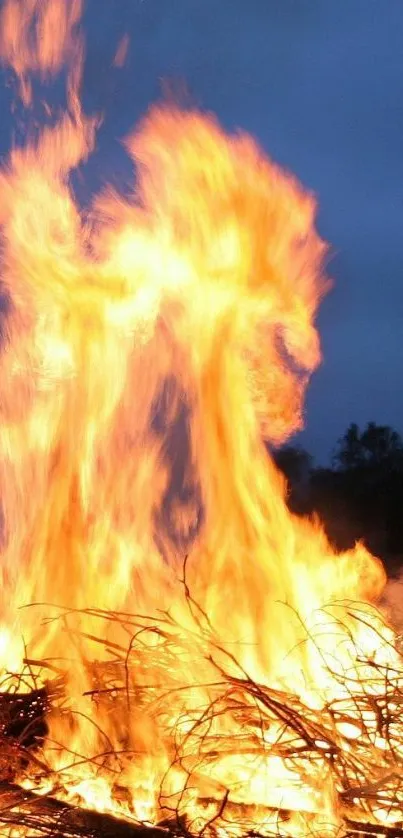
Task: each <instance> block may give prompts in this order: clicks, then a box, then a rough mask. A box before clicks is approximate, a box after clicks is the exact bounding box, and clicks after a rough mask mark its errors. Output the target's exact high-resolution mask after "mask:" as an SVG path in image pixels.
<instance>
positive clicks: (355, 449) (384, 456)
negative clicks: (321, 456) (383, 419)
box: [333, 422, 403, 470]
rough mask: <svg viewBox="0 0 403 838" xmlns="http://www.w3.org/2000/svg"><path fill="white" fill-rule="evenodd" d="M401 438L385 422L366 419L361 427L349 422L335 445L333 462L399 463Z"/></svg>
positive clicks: (342, 464)
mask: <svg viewBox="0 0 403 838" xmlns="http://www.w3.org/2000/svg"><path fill="white" fill-rule="evenodd" d="M402 461H403V440H402V438H401V437H400V434H398V433H397V431H394V430H393V428H390V427H389V426H388V425H377V424H376V423H375V422H368V424H367V426H366V428H365V429H364V431H362V432H361V431H360V429H359V427H358V425H357V424H355V423H352V424H351V425H350V426H349V427H348V428H347V430H346V432H345V434H344V436H342V437H341V438H340V439H339V441H338V443H337V446H336V450H335V453H334V456H333V465H334V467H335V468H336V469H342V470H347V469H354V468H362V467H365V466H368V467H372V468H374V467H381V466H388V467H393V468H396V467H401V465H402Z"/></svg>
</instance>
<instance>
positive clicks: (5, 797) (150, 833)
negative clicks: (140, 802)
mask: <svg viewBox="0 0 403 838" xmlns="http://www.w3.org/2000/svg"><path fill="white" fill-rule="evenodd" d="M0 823H1V824H3V825H4V826H7V827H9V828H12V827H18V828H23V829H26V830H27V831H29V832H31V831H32V832H34V833H35V834H42V835H47V836H49V838H164V836H166V835H167V833H168V830H167V829H162V828H160V827H151V826H146V825H144V824H140V823H137V822H136V821H128V820H127V821H124V820H120V819H118V818H115V817H113V816H112V815H107V814H101V813H98V812H92V811H88V810H87V809H81V808H79V807H77V806H73V805H71V804H69V803H64V802H60V801H59V800H56V799H55V798H54V797H50V796H48V795H38V794H35V793H34V792H32V791H26V790H24V789H21V788H20V787H19V786H18V785H14V784H12V783H0ZM169 832H170V834H171V835H172V834H174V833H175V827H174V824H172V828H170V830H169Z"/></svg>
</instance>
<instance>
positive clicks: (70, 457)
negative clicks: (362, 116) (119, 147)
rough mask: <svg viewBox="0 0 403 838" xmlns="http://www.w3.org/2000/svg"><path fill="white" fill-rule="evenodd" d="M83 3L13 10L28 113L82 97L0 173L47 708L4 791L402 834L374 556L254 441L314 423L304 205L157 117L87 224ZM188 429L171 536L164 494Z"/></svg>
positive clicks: (12, 585)
mask: <svg viewBox="0 0 403 838" xmlns="http://www.w3.org/2000/svg"><path fill="white" fill-rule="evenodd" d="M22 10H23V11H22ZM80 11H81V8H80V3H79V2H78V0H75V2H71V3H65V2H64V0H59V1H58V2H56V0H46V2H45V1H44V0H30V2H26V3H25V4H24V5H23V6H22V4H20V3H17V2H15V0H8V2H6V3H5V4H4V9H3V20H2V33H3V36H2V54H3V57H4V60H5V61H6V62H8V63H9V64H10V65H11V66H12V67H13V70H14V72H15V73H16V74H17V76H18V78H19V80H20V82H21V88H20V90H21V93H22V95H23V96H24V101H25V102H26V103H27V104H29V102H30V101H31V99H32V97H31V96H30V92H31V86H30V79H31V75H32V73H34V72H37V73H38V72H39V73H40V74H41V76H42V77H43V76H49V75H51V74H53V73H55V72H58V71H59V70H60V68H61V66H62V64H63V62H66V63H67V67H68V74H67V92H68V110H67V112H66V113H65V114H64V115H63V117H62V119H61V120H60V121H59V122H58V123H57V124H56V125H55V126H54V127H47V128H44V129H43V131H42V132H41V133H40V135H39V138H38V139H37V140H36V141H35V143H34V142H30V143H28V144H27V145H26V146H25V147H24V148H18V149H15V150H13V152H12V153H11V154H10V157H9V160H8V165H7V167H5V168H4V169H3V172H2V174H1V196H2V206H1V216H0V217H1V223H2V230H3V257H2V258H3V262H2V277H3V282H4V285H5V288H6V289H7V292H8V294H9V297H10V303H11V311H10V314H9V316H8V319H7V323H6V329H7V336H6V337H7V340H6V343H5V346H4V348H3V351H2V355H1V369H0V388H1V394H0V397H1V400H0V404H1V424H0V444H1V468H2V480H1V485H2V492H3V502H4V520H5V547H4V555H3V558H2V564H1V568H0V573H1V582H2V589H3V592H4V593H3V599H2V604H1V610H0V620H1V624H0V654H1V661H0V663H1V665H2V670H3V674H2V689H3V696H4V697H5V696H9V695H10V693H12V692H13V691H14V692H17V693H18V694H19V698H18V701H19V704H18V708H19V710H18V713H19V715H18V718H21V717H22V715H23V712H25V710H26V706H25V704H24V701H25V699H24V696H25V697H26V700H28V696H29V695H31V704H30V706H29V712H30V714H31V716H32V717H35V713H36V712H37V710H38V706H39V705H40V707H41V708H42V709H43V704H42V703H43V702H44V701H45V698H44V696H47V698H46V701H47V702H48V703H49V706H50V707H51V709H48V710H47V715H46V720H47V725H48V729H47V730H46V731H42V733H41V735H40V736H39V734H38V735H36V736H35V737H34V744H35V743H36V746H37V747H36V749H35V748H32V743H31V744H30V745H29V747H28V746H26V748H25V751H24V759H23V760H22V759H19V760H18V759H17V757H15V758H14V761H15V768H13V772H14V773H13V780H14V781H15V782H17V783H18V784H19V786H20V787H21V788H23V789H29V790H34V791H37V792H39V793H41V794H42V795H43V794H46V793H51V794H52V796H53V797H55V798H57V799H58V800H65V801H71V802H72V803H75V804H78V805H79V806H80V807H83V808H85V807H87V808H90V809H92V810H96V811H97V812H109V813H115V814H118V815H119V816H120V817H121V818H126V819H129V818H133V817H135V818H137V819H139V820H142V821H146V822H147V823H159V822H162V821H164V820H166V819H167V818H170V817H172V814H173V813H176V814H179V815H180V816H184V817H185V820H186V828H187V829H188V831H190V832H196V831H197V832H199V831H200V830H201V829H207V830H208V831H213V832H214V831H216V832H218V834H219V835H223V834H226V833H230V832H231V833H235V834H239V833H243V832H247V831H248V830H251V829H252V828H253V829H254V830H255V831H259V832H261V833H264V832H266V833H268V832H271V831H273V829H277V828H278V827H279V824H281V831H282V832H284V833H285V834H291V835H299V834H301V833H302V832H304V831H306V829H307V828H308V827H309V828H310V829H311V828H312V829H313V828H315V829H316V830H319V831H320V832H324V831H329V830H330V831H331V830H332V829H334V830H337V829H338V827H339V824H340V821H341V820H342V819H343V817H346V811H347V810H349V811H351V810H354V811H355V809H356V810H357V811H358V809H359V808H360V807H361V814H362V816H363V812H365V813H366V815H367V816H370V817H371V819H372V820H373V821H374V820H378V821H379V822H385V821H387V822H389V821H390V822H393V821H395V820H396V819H399V818H400V814H399V813H400V811H401V805H402V800H403V789H401V788H400V786H399V789H397V786H396V783H395V780H394V779H393V778H394V777H396V776H397V773H398V770H397V768H396V765H397V764H398V763H399V760H401V757H402V750H403V735H402V734H403V732H402V729H401V727H399V707H400V702H401V695H403V693H402V685H403V679H402V676H401V674H400V657H399V655H398V653H397V651H396V650H395V645H394V636H393V632H392V630H391V629H390V628H389V627H388V626H387V624H386V621H385V619H384V618H383V617H382V615H381V614H380V613H378V612H377V611H376V609H375V606H373V605H371V603H374V602H375V601H376V600H377V598H378V597H379V595H380V594H381V592H382V589H383V586H384V572H383V569H382V567H381V566H380V564H379V563H378V562H377V561H376V560H375V559H373V558H372V557H371V556H370V555H369V554H368V553H367V552H366V551H365V549H364V548H363V547H362V546H357V548H356V549H355V550H353V551H350V552H349V553H346V554H344V555H341V556H336V555H334V552H333V551H332V549H331V547H330V545H329V544H328V543H327V541H326V538H325V535H324V533H323V531H322V530H321V528H320V526H319V525H318V524H316V523H312V522H310V521H301V520H299V519H297V518H294V517H293V516H292V515H291V514H290V513H289V512H288V510H287V507H286V503H285V486H284V481H283V479H282V477H281V476H280V475H279V474H278V473H277V471H276V469H275V467H274V465H273V463H272V462H271V461H270V459H269V458H268V456H267V453H266V449H265V446H264V444H263V442H262V439H263V437H265V438H266V439H269V440H271V441H272V442H280V441H282V440H284V439H285V438H286V437H287V436H288V435H289V434H290V433H292V432H293V431H294V430H295V429H297V428H298V427H300V425H301V405H302V399H303V395H304V389H305V386H306V383H307V381H308V378H309V375H310V373H311V372H312V371H313V370H314V368H315V367H316V365H317V364H318V362H319V360H320V353H319V346H318V338H317V333H316V331H315V328H314V325H313V320H314V316H315V313H316V308H317V305H318V302H319V301H320V297H321V295H322V294H323V293H324V291H325V290H326V283H325V282H324V280H323V278H322V269H321V263H322V259H323V254H324V246H323V244H322V242H321V241H320V239H319V238H318V236H317V234H316V233H315V230H314V215H315V206H314V202H313V200H312V198H311V197H310V196H308V195H307V194H306V193H305V192H304V191H303V190H302V189H301V187H300V186H299V185H298V184H297V183H296V182H295V181H294V180H293V179H292V178H291V177H289V176H287V175H285V174H284V173H282V172H281V171H280V170H279V169H278V168H277V167H276V166H274V165H273V164H272V163H271V162H270V161H269V160H267V159H266V158H265V156H264V155H263V153H262V152H261V150H260V149H259V148H258V147H257V145H256V144H255V143H254V142H253V140H251V139H250V138H249V137H247V136H244V135H237V136H235V137H229V136H227V135H225V134H224V133H223V132H222V130H221V129H220V127H219V126H218V125H217V123H216V122H215V121H214V120H213V119H212V118H210V117H205V116H203V115H201V114H199V113H195V112H187V113H184V112H181V111H179V110H176V109H173V108H167V107H157V108H154V109H152V111H151V112H150V114H149V116H148V117H147V119H146V120H145V121H144V122H143V123H142V124H141V125H140V126H139V127H138V129H137V130H136V131H135V132H134V133H133V134H132V136H131V137H130V138H129V139H128V140H127V149H128V151H129V153H130V155H132V157H133V159H134V161H135V164H136V169H137V181H136V188H134V185H133V197H132V200H124V199H123V198H121V197H119V196H118V195H115V194H113V193H112V192H111V191H106V192H105V193H104V194H103V195H101V196H100V197H99V198H98V199H97V201H96V202H95V205H94V207H93V212H92V213H91V214H90V215H89V216H88V217H86V218H82V216H81V215H80V213H79V211H78V209H77V207H76V205H75V203H74V197H73V194H72V192H71V189H70V186H69V176H70V174H71V172H72V170H73V169H74V168H76V167H77V166H78V165H79V164H80V163H81V162H82V161H83V160H84V159H85V158H86V157H87V156H88V155H89V154H90V153H91V151H92V149H93V146H94V140H95V129H96V122H95V121H94V120H89V119H87V118H86V117H85V116H84V115H83V113H82V111H81V106H80V97H79V83H80V73H81V66H82V65H81V57H82V54H83V52H82V43H83V41H82V36H81V35H80V33H79V32H78V31H77V26H78V23H79V17H80ZM34 26H35V27H36V29H35V32H34V34H35V37H33V34H32V33H33V27H34ZM124 50H125V51H126V50H127V44H126V45H125V47H124ZM122 60H124V56H123V58H122ZM181 428H182V429H186V439H182V441H181V444H182V445H183V447H187V449H188V451H187V465H186V469H185V473H184V475H183V481H182V482H183V484H184V486H185V487H186V488H187V493H186V495H185V500H184V501H183V502H182V501H180V500H178V501H177V503H176V507H175V506H174V505H172V508H171V512H172V515H171V521H170V524H171V530H172V528H176V533H177V538H176V540H175V539H174V538H173V537H172V531H171V533H170V534H169V533H168V529H169V528H168V527H167V526H166V525H165V526H164V516H163V515H162V514H161V510H165V511H166V509H167V508H168V499H169V497H170V492H171V494H172V487H171V486H170V480H171V471H172V468H173V467H172V463H170V461H169V451H170V446H169V445H168V443H167V437H169V435H170V434H171V435H172V434H173V433H174V432H176V434H177V435H178V429H181ZM184 433H185V432H184ZM199 498H200V499H201V501H200V503H199V501H198V499H199ZM166 517H167V516H166V515H165V518H166ZM165 524H166V521H165ZM189 532H191V533H193V538H192V539H190V538H188V539H187V541H188V542H189V544H190V545H191V546H190V547H189V545H188V547H187V553H188V555H187V558H186V560H185V555H184V552H185V551H183V550H182V549H180V548H179V546H178V544H179V542H180V538H179V536H178V533H180V534H181V538H182V540H186V536H187V534H188V533H189ZM357 602H360V603H361V604H360V605H357ZM32 603H36V605H31V607H30V608H25V609H22V610H21V609H20V606H23V605H28V604H32ZM354 603H356V604H354ZM44 685H45V686H46V689H45V691H43V690H42V687H43V686H44ZM35 690H37V691H39V692H38V696H39V695H40V696H41V698H40V700H39V698H36V699H35V700H34V698H32V695H34V692H33V691H35ZM41 690H42V692H41ZM35 695H36V693H35ZM390 696H392V699H390ZM7 700H8V699H7ZM38 702H39V705H38ZM41 702H42V703H41ZM387 702H389V703H387ZM10 707H11V704H10V702H9V703H8V704H7V708H8V709H7V713H8V715H7V720H6V721H7V724H6V722H3V733H4V731H5V732H6V733H7V736H8V737H10V735H11V734H10V730H11V729H13V730H14V731H15V729H16V728H15V726H16V724H17V722H16V718H14V717H11V716H10V713H11V710H10ZM24 707H25V710H24ZM35 707H36V710H35ZM386 709H387V712H386ZM1 712H2V711H1V705H0V730H1V718H2V717H1ZM386 716H388V718H386ZM31 724H32V722H31ZM12 725H14V728H12ZM24 735H25V736H27V732H26V731H25V733H24ZM13 736H14V739H15V734H13ZM19 737H20V738H21V736H20V734H19ZM6 738H7V737H6V736H5V741H6ZM11 738H12V737H11ZM31 738H32V736H31ZM38 739H40V741H38ZM5 747H6V745H4V748H5ZM10 764H11V767H12V766H13V765H14V763H12V761H11V763H10V758H9V757H8V758H7V770H8V771H10ZM2 771H3V768H2V758H1V754H0V780H1V779H2V776H3V774H2ZM7 776H9V775H7ZM393 783H395V785H393ZM366 785H367V786H368V788H369V787H370V786H371V787H372V789H375V788H377V789H378V792H379V793H377V794H375V796H374V794H373V797H372V798H371V796H370V795H369V794H367V796H365V793H364V791H363V789H364V788H365V787H366ZM379 789H381V791H379ZM399 795H400V796H399ZM382 796H383V797H382ZM392 798H393V801H394V802H393V805H392V803H391V800H392ZM371 799H372V801H375V802H372V803H371V802H370V801H371ZM363 801H364V802H363ZM354 807H355V808H354ZM4 817H5V816H4ZM3 822H4V823H6V822H7V823H10V821H3ZM19 823H20V827H19V834H26V835H28V832H29V828H28V826H24V823H25V822H23V821H20V822H19ZM32 823H33V822H32V821H31V822H30V825H29V827H30V828H31V830H32V829H33V826H32ZM21 824H22V825H21ZM10 829H11V827H10ZM10 834H11V833H10Z"/></svg>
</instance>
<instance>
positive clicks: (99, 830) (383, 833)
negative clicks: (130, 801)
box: [0, 782, 403, 838]
mask: <svg viewBox="0 0 403 838" xmlns="http://www.w3.org/2000/svg"><path fill="white" fill-rule="evenodd" d="M237 808H238V810H239V815H240V816H241V815H242V806H239V807H237ZM247 808H248V807H245V810H247ZM282 814H283V817H281V816H282ZM289 816H290V813H289V812H284V813H282V812H281V810H279V811H278V820H277V824H278V825H279V824H281V821H284V822H286V821H287V820H288V819H289ZM0 824H2V825H3V826H6V827H8V828H13V827H14V828H18V829H21V828H22V829H26V830H29V831H32V832H34V833H35V834H38V835H44V836H48V838H167V836H188V837H189V836H190V835H191V833H190V831H189V830H188V829H187V828H186V825H185V822H184V821H183V820H180V819H179V818H178V819H174V818H173V819H172V820H170V821H167V822H165V823H164V824H163V825H160V826H151V825H149V824H145V823H139V822H137V821H135V820H128V819H127V820H123V819H121V818H117V817H114V816H113V815H109V814H105V813H99V812H95V811H91V810H88V809H83V808H80V807H78V806H76V805H73V804H71V803H67V802H61V801H59V800H57V799H56V798H54V797H52V796H50V795H38V794H35V793H34V792H32V791H28V790H25V789H21V788H20V787H19V786H18V785H16V784H13V783H5V782H0ZM344 827H345V832H344V836H345V838H358V836H371V838H372V836H374V835H377V836H380V838H403V824H400V823H399V824H395V825H393V826H381V825H380V824H373V823H370V822H365V821H356V820H350V819H345V820H344ZM249 834H253V835H255V836H259V834H260V833H259V831H258V830H253V832H249ZM270 834H271V833H270V831H268V830H265V831H264V835H265V836H267V835H270ZM272 834H273V835H277V836H278V835H279V834H280V835H281V827H280V833H279V832H278V830H273V833H272Z"/></svg>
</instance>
